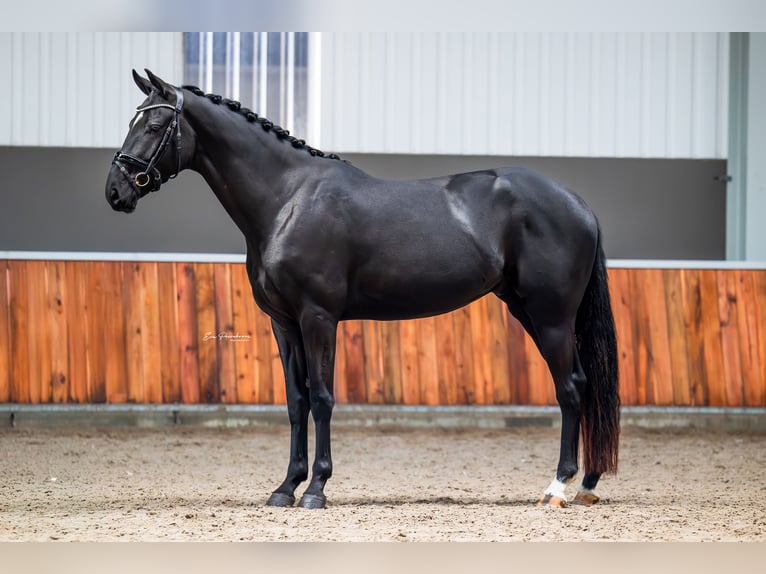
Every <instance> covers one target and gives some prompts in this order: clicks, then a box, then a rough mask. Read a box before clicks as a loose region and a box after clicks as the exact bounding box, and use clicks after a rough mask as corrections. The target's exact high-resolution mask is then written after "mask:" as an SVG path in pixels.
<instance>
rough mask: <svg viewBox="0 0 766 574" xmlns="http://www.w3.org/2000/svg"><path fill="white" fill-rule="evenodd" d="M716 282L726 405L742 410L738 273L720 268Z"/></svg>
mask: <svg viewBox="0 0 766 574" xmlns="http://www.w3.org/2000/svg"><path fill="white" fill-rule="evenodd" d="M716 279H717V282H718V314H719V321H720V325H721V354H722V358H723V388H724V395H725V404H726V405H727V406H730V407H740V406H742V405H743V404H744V394H743V388H742V378H743V373H742V362H741V359H740V342H739V330H740V326H739V313H738V307H739V306H740V303H739V301H738V297H737V274H736V272H734V271H732V270H724V269H720V270H718V271H717V272H716ZM742 327H743V328H744V327H745V326H744V325H743V326H742Z"/></svg>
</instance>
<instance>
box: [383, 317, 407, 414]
mask: <svg viewBox="0 0 766 574" xmlns="http://www.w3.org/2000/svg"><path fill="white" fill-rule="evenodd" d="M381 341H382V344H383V395H384V397H383V398H384V402H385V403H387V404H401V402H402V364H401V355H400V341H399V325H397V324H396V323H392V322H388V321H386V322H384V323H382V324H381Z"/></svg>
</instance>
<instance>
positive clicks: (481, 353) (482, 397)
mask: <svg viewBox="0 0 766 574" xmlns="http://www.w3.org/2000/svg"><path fill="white" fill-rule="evenodd" d="M469 308H470V310H471V344H472V348H473V375H474V389H473V393H474V398H475V401H476V404H479V405H485V404H488V402H490V401H491V400H492V399H491V397H492V365H491V364H490V352H489V351H490V349H489V348H490V336H489V333H488V329H487V298H486V297H482V298H481V299H479V300H478V301H474V302H473V303H472V304H471V305H470V307H469ZM488 391H489V392H488Z"/></svg>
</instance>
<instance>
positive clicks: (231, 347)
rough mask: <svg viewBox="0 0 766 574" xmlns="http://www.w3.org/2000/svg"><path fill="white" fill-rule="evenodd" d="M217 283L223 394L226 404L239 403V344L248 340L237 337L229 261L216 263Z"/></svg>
mask: <svg viewBox="0 0 766 574" xmlns="http://www.w3.org/2000/svg"><path fill="white" fill-rule="evenodd" d="M214 286H215V334H216V336H217V341H216V351H217V361H216V362H217V364H218V386H219V393H220V397H221V402H222V403H235V402H237V379H236V347H237V346H238V345H240V344H241V343H242V342H244V341H240V340H239V339H236V338H235V337H236V333H234V311H233V304H232V291H231V269H230V265H229V264H228V263H223V264H220V265H216V266H215V269H214Z"/></svg>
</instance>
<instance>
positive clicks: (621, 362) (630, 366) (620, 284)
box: [609, 269, 638, 405]
mask: <svg viewBox="0 0 766 574" xmlns="http://www.w3.org/2000/svg"><path fill="white" fill-rule="evenodd" d="M609 288H610V290H611V298H612V310H613V312H614V324H615V330H616V331H617V356H618V367H619V372H620V401H621V403H622V404H624V405H636V404H638V385H637V384H636V365H635V352H634V351H633V323H632V321H631V320H630V313H631V309H632V305H633V299H632V296H631V291H630V271H629V270H628V269H610V270H609Z"/></svg>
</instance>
